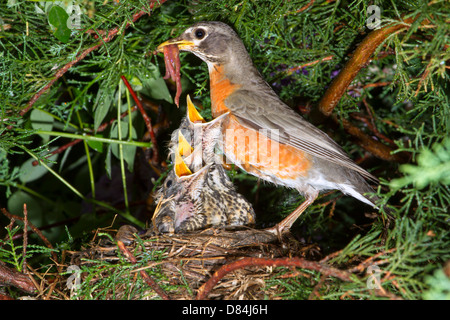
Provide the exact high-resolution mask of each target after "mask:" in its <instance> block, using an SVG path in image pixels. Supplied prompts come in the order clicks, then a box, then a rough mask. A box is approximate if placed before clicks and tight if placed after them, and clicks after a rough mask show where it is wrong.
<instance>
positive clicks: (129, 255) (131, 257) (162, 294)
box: [117, 240, 170, 300]
mask: <svg viewBox="0 0 450 320" xmlns="http://www.w3.org/2000/svg"><path fill="white" fill-rule="evenodd" d="M117 246H118V247H119V249H120V251H121V252H122V253H123V254H124V255H125V256H126V257H127V258H128V260H130V262H131V263H132V264H137V259H136V257H135V256H134V255H133V254H132V253H131V252H130V251H129V250H128V249H127V247H126V246H125V244H124V243H123V242H122V241H121V240H117ZM139 273H140V274H141V277H142V279H144V281H145V282H146V283H147V284H148V285H149V286H150V287H151V288H152V289H153V290H154V291H155V292H156V293H157V294H158V295H159V296H160V297H161V298H162V299H163V300H170V297H169V296H168V295H167V294H166V293H165V292H164V290H163V289H162V288H161V287H160V286H159V285H158V284H157V283H156V282H155V280H153V279H152V277H150V276H149V275H148V273H147V272H145V270H140V271H139Z"/></svg>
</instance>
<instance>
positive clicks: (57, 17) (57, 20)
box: [48, 5, 71, 43]
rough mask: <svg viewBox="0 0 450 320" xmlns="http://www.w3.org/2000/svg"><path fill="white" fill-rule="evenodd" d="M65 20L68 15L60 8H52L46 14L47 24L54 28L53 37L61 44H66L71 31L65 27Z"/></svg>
mask: <svg viewBox="0 0 450 320" xmlns="http://www.w3.org/2000/svg"><path fill="white" fill-rule="evenodd" d="M67 19H69V15H68V14H67V12H66V11H65V10H64V9H63V8H61V7H60V6H56V5H54V6H52V8H51V9H50V12H49V13H48V22H49V23H50V24H51V25H52V26H53V27H55V28H56V29H55V30H54V31H53V35H54V36H55V37H56V38H57V39H58V40H59V41H61V42H63V43H67V42H68V41H69V38H70V34H71V31H70V29H69V28H68V27H67Z"/></svg>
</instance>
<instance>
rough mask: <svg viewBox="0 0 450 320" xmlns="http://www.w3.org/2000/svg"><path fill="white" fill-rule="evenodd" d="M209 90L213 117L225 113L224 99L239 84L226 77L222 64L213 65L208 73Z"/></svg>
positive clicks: (226, 109) (226, 110)
mask: <svg viewBox="0 0 450 320" xmlns="http://www.w3.org/2000/svg"><path fill="white" fill-rule="evenodd" d="M209 81H210V90H211V113H212V116H213V117H214V118H216V117H218V116H220V115H222V114H224V113H226V112H228V111H229V109H228V108H227V107H226V106H225V103H224V101H225V99H226V98H227V97H228V96H229V95H230V94H232V93H233V92H234V90H236V89H237V88H239V87H240V86H239V85H237V84H234V83H232V82H231V81H230V80H228V79H227V77H226V76H225V73H224V69H223V66H220V65H215V66H214V67H213V70H212V71H211V72H210V74H209Z"/></svg>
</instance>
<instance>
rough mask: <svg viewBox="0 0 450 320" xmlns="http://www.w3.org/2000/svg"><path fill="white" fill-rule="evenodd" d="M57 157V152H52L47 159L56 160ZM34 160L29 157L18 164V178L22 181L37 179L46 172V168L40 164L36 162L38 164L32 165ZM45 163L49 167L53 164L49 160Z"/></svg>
mask: <svg viewBox="0 0 450 320" xmlns="http://www.w3.org/2000/svg"><path fill="white" fill-rule="evenodd" d="M53 149H55V148H53ZM57 158H58V154H54V155H52V156H50V157H49V158H48V160H50V161H56V159H57ZM34 161H35V159H33V158H30V159H28V160H27V161H25V162H24V163H22V165H21V166H20V170H19V179H20V181H22V182H23V183H27V182H31V181H34V180H37V179H39V178H41V177H42V176H43V175H45V174H46V173H47V172H48V170H47V169H46V168H45V167H44V166H42V165H39V164H38V165H36V166H34V165H33V162H34ZM47 165H48V166H49V167H50V168H51V167H52V166H53V163H51V162H49V163H48V164H47Z"/></svg>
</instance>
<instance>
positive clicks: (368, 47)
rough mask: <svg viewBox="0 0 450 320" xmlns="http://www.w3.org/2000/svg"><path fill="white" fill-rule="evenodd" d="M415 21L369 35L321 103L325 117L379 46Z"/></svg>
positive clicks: (411, 19) (408, 20) (410, 19)
mask: <svg viewBox="0 0 450 320" xmlns="http://www.w3.org/2000/svg"><path fill="white" fill-rule="evenodd" d="M414 20H415V18H408V19H405V20H404V21H403V23H399V24H396V25H389V26H387V27H384V28H381V29H378V30H375V31H372V32H371V33H369V35H368V36H367V37H365V38H364V40H363V41H362V42H361V44H360V45H359V46H358V48H356V50H355V52H354V53H353V56H352V57H351V58H350V60H349V61H348V62H347V63H346V65H345V67H344V68H343V69H342V71H341V72H340V73H339V74H338V76H337V77H336V78H334V79H333V82H332V83H331V85H330V87H329V88H328V89H327V91H326V92H325V94H324V96H323V97H322V99H321V100H320V102H319V110H320V111H321V112H322V113H323V114H324V115H326V116H329V115H330V114H331V113H332V112H333V110H334V108H335V107H336V106H337V104H338V102H339V100H340V99H341V97H342V96H343V95H344V93H345V92H346V90H347V87H348V86H349V84H350V83H351V82H352V81H353V79H354V78H355V77H356V75H357V74H358V72H359V71H360V70H361V68H363V67H364V66H366V65H367V63H368V62H369V59H370V57H371V56H372V54H373V53H374V52H375V50H376V49H377V48H378V46H379V45H380V44H381V43H382V42H383V41H384V40H386V38H387V37H388V36H390V35H391V34H393V33H395V32H398V31H403V29H408V28H409V27H410V24H412V23H413V22H414Z"/></svg>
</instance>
